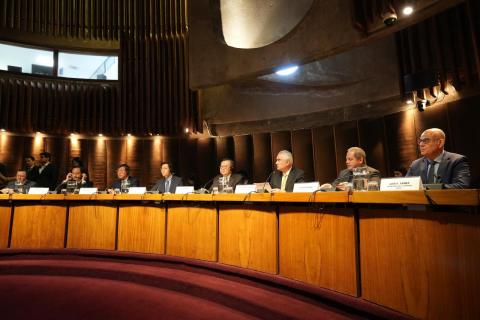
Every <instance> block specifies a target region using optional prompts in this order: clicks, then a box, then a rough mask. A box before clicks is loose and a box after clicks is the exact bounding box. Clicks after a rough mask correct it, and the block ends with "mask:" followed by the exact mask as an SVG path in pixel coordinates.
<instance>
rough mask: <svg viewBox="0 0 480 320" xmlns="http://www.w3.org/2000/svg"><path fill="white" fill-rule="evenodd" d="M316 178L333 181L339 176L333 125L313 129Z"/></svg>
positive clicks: (323, 181)
mask: <svg viewBox="0 0 480 320" xmlns="http://www.w3.org/2000/svg"><path fill="white" fill-rule="evenodd" d="M312 136H313V141H312V142H313V153H314V165H315V180H317V181H320V183H326V182H331V181H333V180H335V178H336V177H337V165H336V161H337V160H336V153H335V138H334V132H333V127H332V126H327V127H321V128H315V129H313V130H312Z"/></svg>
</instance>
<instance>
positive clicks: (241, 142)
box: [233, 135, 253, 182]
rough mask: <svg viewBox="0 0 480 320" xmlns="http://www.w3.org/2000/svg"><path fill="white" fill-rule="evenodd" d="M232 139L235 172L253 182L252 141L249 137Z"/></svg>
mask: <svg viewBox="0 0 480 320" xmlns="http://www.w3.org/2000/svg"><path fill="white" fill-rule="evenodd" d="M233 139H234V147H235V152H234V153H235V165H236V171H237V172H239V173H241V174H243V175H244V176H245V177H247V178H248V180H249V182H253V139H252V136H251V135H244V136H236V137H233Z"/></svg>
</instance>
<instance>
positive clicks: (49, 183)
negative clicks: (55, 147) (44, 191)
mask: <svg viewBox="0 0 480 320" xmlns="http://www.w3.org/2000/svg"><path fill="white" fill-rule="evenodd" d="M51 158H52V156H51V154H50V153H49V152H42V153H40V167H39V168H38V177H37V186H38V187H48V188H49V189H50V190H55V187H56V186H57V180H58V169H57V167H56V166H55V165H54V164H52V163H51V162H50V161H51Z"/></svg>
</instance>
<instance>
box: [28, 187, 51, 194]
mask: <svg viewBox="0 0 480 320" xmlns="http://www.w3.org/2000/svg"><path fill="white" fill-rule="evenodd" d="M48 190H49V189H48V188H37V187H32V188H30V189H29V190H28V194H47V193H48Z"/></svg>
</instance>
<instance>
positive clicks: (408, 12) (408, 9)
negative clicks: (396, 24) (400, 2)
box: [402, 6, 413, 16]
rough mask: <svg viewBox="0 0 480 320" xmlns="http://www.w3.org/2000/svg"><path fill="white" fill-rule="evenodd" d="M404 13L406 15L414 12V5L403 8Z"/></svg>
mask: <svg viewBox="0 0 480 320" xmlns="http://www.w3.org/2000/svg"><path fill="white" fill-rule="evenodd" d="M402 13H403V14H404V15H406V16H409V15H411V14H412V13H413V7H412V6H406V7H405V8H403V10H402Z"/></svg>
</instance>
